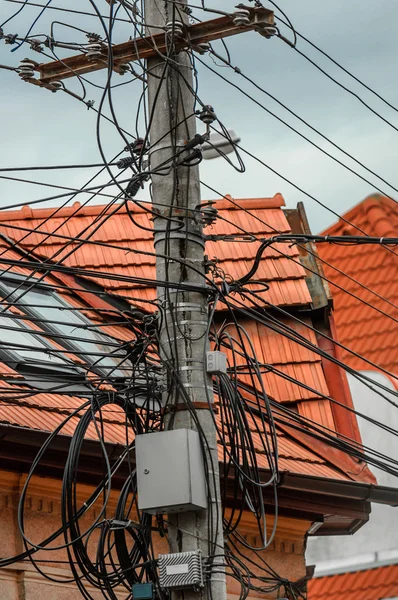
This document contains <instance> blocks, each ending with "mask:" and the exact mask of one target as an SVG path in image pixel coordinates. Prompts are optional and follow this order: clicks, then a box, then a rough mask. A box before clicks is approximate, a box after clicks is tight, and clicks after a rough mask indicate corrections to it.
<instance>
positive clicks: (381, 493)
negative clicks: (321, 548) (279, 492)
mask: <svg viewBox="0 0 398 600" xmlns="http://www.w3.org/2000/svg"><path fill="white" fill-rule="evenodd" d="M279 487H282V488H285V489H290V490H296V491H302V492H314V493H317V494H325V495H327V496H335V497H336V498H349V499H351V500H360V501H362V502H374V503H376V504H386V505H388V506H398V488H392V487H387V486H383V485H374V484H372V483H360V482H358V481H341V480H339V479H324V478H323V477H316V476H310V475H300V474H299V473H282V481H281V484H280V486H279Z"/></svg>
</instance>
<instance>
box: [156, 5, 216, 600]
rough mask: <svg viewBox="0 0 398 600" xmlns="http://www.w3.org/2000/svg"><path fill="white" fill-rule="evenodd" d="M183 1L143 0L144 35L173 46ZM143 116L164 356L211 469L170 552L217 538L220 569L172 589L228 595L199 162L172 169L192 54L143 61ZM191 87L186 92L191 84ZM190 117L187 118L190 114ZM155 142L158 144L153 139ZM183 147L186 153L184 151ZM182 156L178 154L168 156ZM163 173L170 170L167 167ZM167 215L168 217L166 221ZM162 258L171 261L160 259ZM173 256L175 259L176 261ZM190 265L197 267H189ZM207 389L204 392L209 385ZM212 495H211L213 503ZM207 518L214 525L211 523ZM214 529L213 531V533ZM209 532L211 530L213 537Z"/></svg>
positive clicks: (193, 595)
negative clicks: (205, 489) (196, 583)
mask: <svg viewBox="0 0 398 600" xmlns="http://www.w3.org/2000/svg"><path fill="white" fill-rule="evenodd" d="M184 6H186V4H185V2H179V3H178V5H177V4H176V3H174V2H173V1H172V0H170V1H164V0H159V1H156V0H145V21H146V23H148V24H149V25H148V31H147V35H151V34H156V33H158V32H159V29H158V28H159V27H160V28H162V29H164V28H167V31H168V32H169V33H168V36H169V40H170V45H171V48H172V43H173V38H174V39H176V40H177V39H178V37H180V34H179V32H180V31H181V25H182V26H183V27H184V26H186V24H187V20H188V16H187V14H186V12H184ZM147 69H148V72H147V81H148V100H149V102H148V113H149V115H150V119H151V121H150V142H151V144H150V146H151V149H150V169H151V171H153V170H156V168H157V167H158V166H159V165H162V164H165V163H166V164H167V165H169V168H170V166H172V167H173V168H172V169H171V170H170V173H169V174H168V175H166V176H165V175H164V172H163V174H162V175H155V174H153V175H152V198H153V208H154V210H155V211H157V213H158V214H159V216H158V217H155V218H154V230H155V233H154V241H155V251H156V253H157V258H156V272H157V279H158V280H160V281H167V282H168V283H169V284H173V283H174V284H175V288H171V289H170V290H167V289H166V290H165V288H162V287H161V288H159V290H158V298H159V300H161V301H163V302H164V304H163V306H164V310H165V317H164V321H163V324H162V327H161V331H160V339H161V352H162V358H163V360H165V361H167V362H168V363H169V364H170V365H171V366H172V367H174V368H178V375H179V379H180V385H182V386H183V387H184V388H185V393H186V395H187V396H188V397H189V399H190V401H191V402H192V404H193V406H194V407H195V410H196V416H197V421H198V423H199V424H200V428H201V430H202V432H203V433H204V436H205V437H206V442H207V446H208V455H207V461H208V464H209V465H212V469H213V470H214V473H212V472H210V473H209V482H210V485H209V488H210V489H209V502H211V504H212V506H211V507H210V506H208V507H207V509H206V510H202V511H199V512H186V513H179V514H177V515H175V514H174V515H168V523H169V527H168V538H169V545H170V552H172V553H173V552H186V551H192V550H196V549H201V551H202V553H203V556H204V557H206V555H207V553H208V540H209V539H210V538H211V536H212V535H213V536H214V535H215V539H214V541H215V542H216V544H217V545H216V546H215V554H217V555H218V556H217V558H216V559H215V560H214V564H217V563H219V564H220V567H219V568H217V573H214V574H213V575H212V576H211V578H210V579H209V581H208V583H207V584H206V585H207V586H210V589H209V590H207V589H206V587H205V588H203V589H202V590H201V591H200V592H195V591H193V590H184V592H178V591H177V592H175V596H174V597H175V598H182V597H183V598H184V599H185V600H194V599H195V600H198V598H202V599H203V600H205V599H208V598H211V599H213V600H226V598H227V590H226V580H225V574H223V571H224V569H223V567H222V564H223V562H224V560H223V555H224V538H223V523H222V506H221V496H220V484H219V468H218V453H217V434H216V428H215V425H214V418H213V415H212V413H211V410H212V408H211V407H210V405H209V398H211V401H213V389H212V380H211V377H210V376H208V375H207V374H206V364H204V363H205V361H206V350H208V335H207V328H208V324H207V317H208V314H207V313H208V304H207V293H206V283H205V278H204V274H205V265H204V261H205V252H204V237H203V234H202V225H201V223H200V219H199V218H198V216H197V215H198V214H199V213H198V212H197V209H198V207H199V205H200V201H201V199H200V183H199V169H198V167H197V166H176V165H174V164H173V162H174V160H177V161H181V159H182V158H186V157H187V152H186V151H184V146H185V144H186V142H188V141H189V140H192V139H193V138H194V136H195V134H196V119H195V116H192V113H193V112H194V111H193V109H194V97H193V94H192V91H191V89H193V88H194V83H193V76H192V64H191V62H190V59H189V54H188V53H187V52H185V51H183V52H178V51H176V52H171V53H170V56H169V58H166V57H165V58H163V57H159V56H157V57H155V58H150V59H148V60H147ZM190 88H191V89H190ZM187 117H188V118H187ZM158 140H159V141H158ZM181 151H183V154H182V155H181ZM176 154H177V155H178V154H179V157H178V158H177V159H174V158H173V157H174V156H175V155H176ZM166 172H167V171H166ZM170 218H172V219H173V220H172V221H170ZM165 255H167V257H168V258H166V259H165V258H164V256H165ZM173 258H175V259H176V260H175V261H173ZM190 266H192V267H194V269H195V270H193V269H191V268H190ZM182 282H183V283H188V284H193V285H195V286H198V285H199V286H202V287H203V292H196V291H195V292H192V291H179V290H178V286H179V284H180V283H182ZM178 387H179V386H178V385H175V389H174V390H172V398H171V402H170V399H169V405H170V404H171V405H173V404H174V408H175V409H178V410H175V411H173V413H172V416H170V417H169V418H168V420H167V421H166V426H167V425H169V426H170V427H171V428H173V429H179V428H185V429H197V426H196V424H195V422H194V420H193V418H192V416H191V412H190V411H189V409H188V406H187V405H184V397H183V396H182V395H181V393H179V391H178ZM206 388H207V389H206ZM210 499H211V500H210ZM210 515H211V520H212V523H210V522H209V517H210ZM212 532H213V534H212ZM214 532H216V533H215V534H214Z"/></svg>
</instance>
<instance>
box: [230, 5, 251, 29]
mask: <svg viewBox="0 0 398 600" xmlns="http://www.w3.org/2000/svg"><path fill="white" fill-rule="evenodd" d="M232 23H233V24H234V25H236V26H237V27H240V26H242V25H250V11H249V10H246V9H245V8H240V9H239V10H237V11H235V12H234V13H232Z"/></svg>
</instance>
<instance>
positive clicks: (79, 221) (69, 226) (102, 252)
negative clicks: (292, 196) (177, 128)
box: [0, 194, 311, 306]
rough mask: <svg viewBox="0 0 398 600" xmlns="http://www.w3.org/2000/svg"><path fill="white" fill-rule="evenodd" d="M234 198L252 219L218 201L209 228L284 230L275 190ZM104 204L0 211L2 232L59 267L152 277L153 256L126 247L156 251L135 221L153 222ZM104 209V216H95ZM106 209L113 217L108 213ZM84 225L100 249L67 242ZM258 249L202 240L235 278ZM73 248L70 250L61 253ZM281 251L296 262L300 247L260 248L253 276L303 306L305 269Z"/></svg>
mask: <svg viewBox="0 0 398 600" xmlns="http://www.w3.org/2000/svg"><path fill="white" fill-rule="evenodd" d="M237 202H239V204H242V205H243V206H244V207H245V209H246V210H249V211H251V213H255V216H253V214H248V213H247V212H245V210H242V209H238V208H237V207H236V206H235V205H234V204H232V203H231V202H229V201H227V200H222V201H219V202H216V207H217V208H218V209H219V211H220V214H221V216H222V219H223V220H221V219H219V220H218V221H217V224H216V225H214V226H213V227H212V228H211V230H208V233H211V234H231V233H242V231H241V228H242V229H244V230H246V231H249V232H252V233H254V234H255V235H257V236H259V237H262V236H265V235H269V234H272V233H274V232H275V230H276V231H278V232H281V233H288V232H290V227H289V224H288V222H287V219H286V217H285V215H284V213H283V211H282V210H281V206H283V205H284V200H283V198H282V196H281V195H280V194H277V195H276V196H275V197H274V198H259V199H250V200H239V201H237ZM104 208H105V207H104V206H101V205H98V206H86V207H80V205H79V204H78V203H76V204H74V205H73V206H72V207H69V208H63V209H61V210H58V211H57V212H56V214H55V215H54V216H52V215H53V214H54V211H55V210H56V209H53V208H46V209H35V210H32V209H31V208H29V207H24V208H23V209H22V210H19V211H10V212H6V211H2V212H1V214H0V221H1V224H0V231H1V232H2V233H5V234H6V235H7V236H8V237H10V238H11V239H13V240H15V241H17V242H19V243H20V244H21V245H22V246H23V247H25V248H27V249H35V248H36V247H37V246H38V245H39V244H40V248H38V249H37V251H38V252H40V253H41V254H42V255H45V256H46V257H52V256H56V259H57V260H59V259H62V258H64V257H65V264H68V265H70V266H73V267H83V268H85V269H95V270H96V271H101V272H102V273H104V274H105V273H108V274H111V275H112V274H113V275H116V274H117V275H125V276H127V277H129V276H130V277H131V276H135V277H145V278H149V279H156V274H155V258H154V256H146V255H144V254H142V253H141V254H135V253H133V252H131V251H130V252H129V250H131V249H133V250H139V251H140V252H142V251H143V250H144V251H147V252H153V251H154V248H153V243H152V237H153V236H152V233H151V232H150V231H145V230H143V229H140V227H139V225H141V226H143V227H151V226H152V221H151V219H150V217H151V215H150V213H148V212H146V211H145V210H144V209H142V208H139V207H138V206H136V205H132V207H131V212H132V213H133V214H134V219H135V220H136V222H137V225H138V226H137V225H135V224H133V223H132V222H131V221H130V219H129V216H128V214H127V212H126V209H125V208H124V207H122V206H120V207H119V210H118V211H117V212H114V211H115V208H114V207H112V208H111V209H109V210H105V211H104ZM103 212H104V215H103V216H99V215H102V213H103ZM111 212H114V214H113V215H112V216H109V215H110V213H111ZM99 223H101V226H100V227H98V225H99ZM34 228H38V231H37V232H35V233H29V231H27V230H31V229H34ZM83 230H85V236H86V237H87V236H88V235H90V234H92V236H91V237H90V240H91V241H92V242H97V243H98V242H99V243H102V244H103V246H101V245H95V244H90V243H86V244H84V245H82V246H81V247H80V248H77V242H72V243H70V244H67V245H66V246H65V244H66V242H67V241H68V240H66V239H65V236H66V237H67V238H71V237H72V238H73V237H76V236H78V235H81V232H82V231H83ZM48 234H51V235H48ZM57 236H59V237H57ZM112 246H117V248H116V247H113V248H112ZM258 246H259V243H258V242H252V243H250V242H242V241H239V242H238V243H230V242H217V243H214V242H211V241H210V242H208V243H207V245H206V252H207V254H208V255H209V257H210V258H213V257H214V256H217V257H218V258H219V261H220V262H219V266H220V267H221V268H222V269H224V271H225V272H227V273H229V274H231V275H233V277H234V278H236V279H237V278H239V277H241V276H242V275H244V274H245V273H247V271H248V268H249V266H250V265H251V263H252V262H253V257H254V255H255V250H256V249H257V248H258ZM71 250H74V252H73V253H72V254H71V255H70V256H67V254H68V253H69V252H70V251H71ZM281 251H283V252H281ZM286 255H288V256H291V257H293V258H295V259H297V261H298V251H297V249H296V248H295V247H294V246H293V247H291V248H289V247H286V244H285V245H278V244H277V245H275V246H274V247H273V248H272V249H271V248H270V249H268V250H267V251H266V252H265V254H264V258H263V260H262V261H261V264H260V267H259V270H258V273H257V275H256V279H259V280H261V281H265V282H267V283H268V284H269V286H270V290H269V291H268V292H267V293H266V294H264V293H263V292H261V293H260V295H261V296H263V297H264V299H265V298H267V299H268V300H269V301H270V302H272V303H273V304H277V305H280V306H294V305H301V304H309V303H310V302H311V297H310V295H309V292H308V288H307V285H306V283H305V272H304V270H303V268H302V267H301V265H300V264H298V263H296V262H292V261H291V260H289V258H287V257H286ZM66 256H67V257H66ZM95 280H96V282H97V283H99V284H100V285H102V286H103V287H104V288H105V289H107V290H108V291H110V292H113V293H118V294H122V295H124V296H127V297H136V296H137V295H138V293H137V292H138V287H139V286H137V284H134V283H131V282H128V281H123V280H120V279H119V280H118V279H114V280H112V279H107V278H106V276H104V277H102V278H95ZM140 293H141V294H142V296H143V297H145V299H150V300H154V299H155V297H156V290H155V288H149V289H148V290H147V291H146V292H145V291H143V290H142V289H141V292H140Z"/></svg>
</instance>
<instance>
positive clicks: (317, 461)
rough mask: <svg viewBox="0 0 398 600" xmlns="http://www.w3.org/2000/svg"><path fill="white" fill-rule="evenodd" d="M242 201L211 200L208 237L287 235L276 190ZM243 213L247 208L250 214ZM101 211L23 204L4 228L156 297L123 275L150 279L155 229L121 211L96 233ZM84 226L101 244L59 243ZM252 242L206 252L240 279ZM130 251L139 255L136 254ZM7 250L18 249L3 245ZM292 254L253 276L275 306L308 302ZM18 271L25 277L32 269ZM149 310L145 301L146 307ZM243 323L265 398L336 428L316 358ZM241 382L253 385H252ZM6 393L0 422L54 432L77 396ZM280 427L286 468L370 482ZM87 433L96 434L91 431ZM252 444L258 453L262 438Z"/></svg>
mask: <svg viewBox="0 0 398 600" xmlns="http://www.w3.org/2000/svg"><path fill="white" fill-rule="evenodd" d="M231 201H232V199H231ZM232 202H233V201H232ZM238 203H239V205H242V206H243V207H244V208H237V207H236V206H234V204H231V202H229V201H228V200H224V201H221V202H218V203H217V207H218V209H219V211H220V214H221V215H222V217H223V219H224V220H219V221H218V222H217V226H214V227H213V228H212V229H211V230H210V231H209V233H226V234H230V233H233V232H239V227H242V228H244V229H246V230H248V231H251V232H253V233H256V234H258V235H259V236H260V237H261V236H263V235H264V236H265V235H269V234H270V233H274V232H275V230H276V231H280V232H284V233H289V232H290V227H289V224H288V222H287V219H286V217H285V215H284V213H283V211H282V209H281V207H282V206H283V204H284V201H283V198H282V197H281V196H280V195H277V196H275V197H274V198H266V199H264V198H263V199H251V200H239V201H238ZM132 210H133V211H134V218H135V219H136V221H137V222H138V223H139V224H140V225H143V226H145V227H150V226H151V224H152V222H151V220H150V219H149V215H148V213H146V212H144V211H143V210H142V209H140V208H137V207H132ZM246 210H249V211H250V214H248V213H247V212H246ZM103 212H105V213H106V212H107V211H104V207H103V206H87V207H81V208H80V205H74V206H73V207H70V208H67V209H61V210H58V209H54V208H51V209H38V210H32V209H30V208H28V207H25V208H24V209H22V210H21V211H14V212H3V211H2V212H0V219H1V222H0V232H1V233H3V234H5V235H6V236H8V237H9V238H11V239H14V240H15V241H17V242H19V245H20V246H22V247H24V248H26V249H28V250H31V251H36V246H37V245H40V247H39V248H37V251H40V253H41V255H44V256H46V257H54V255H55V254H56V253H59V254H56V259H57V260H58V259H60V258H63V257H64V263H65V264H67V265H70V266H73V267H75V266H76V267H79V268H81V269H82V273H83V274H84V275H85V276H87V277H90V270H93V271H95V273H98V272H100V273H101V274H105V273H110V274H113V275H114V276H115V278H114V279H113V280H112V279H108V278H106V277H105V276H103V277H100V278H94V277H93V279H95V281H96V283H97V284H100V285H103V287H104V288H105V289H106V290H107V291H108V292H112V293H116V294H119V295H122V296H126V297H129V298H131V299H132V298H138V303H139V301H140V300H141V301H142V300H145V299H147V298H149V299H154V298H155V289H154V288H149V289H143V288H140V287H139V286H138V285H137V284H135V283H132V282H130V281H128V278H129V277H130V276H138V277H144V278H149V279H156V275H155V265H154V257H152V256H147V255H144V254H142V251H145V252H153V244H152V235H151V233H150V232H147V231H144V230H142V229H140V228H139V227H137V226H135V225H134V224H133V223H132V222H131V221H130V220H129V217H128V215H127V213H126V211H125V210H124V209H123V208H120V209H119V210H118V212H117V213H115V214H114V215H112V216H110V218H108V219H105V220H104V222H103V223H102V224H101V226H100V227H99V228H98V230H96V231H95V232H94V228H96V227H98V225H99V223H98V217H99V215H100V214H102V213H103ZM54 213H55V214H54ZM107 216H109V215H107ZM225 220H227V221H229V222H226V221H225ZM237 224H239V226H238V225H237ZM32 228H37V231H35V232H34V233H30V230H31V229H32ZM83 229H86V232H93V235H92V238H90V240H91V241H94V242H100V243H101V244H103V246H101V245H94V244H90V243H85V244H84V245H82V246H81V247H80V248H77V243H76V242H75V241H71V243H70V245H67V248H66V249H65V242H68V241H70V238H74V237H76V236H78V235H80V234H81V231H82V230H83ZM57 236H61V237H57ZM62 236H64V237H62ZM65 237H66V238H67V239H65ZM0 243H1V241H0ZM115 246H117V247H116V248H115ZM257 248H258V243H250V242H242V241H240V242H239V243H226V242H217V244H214V243H213V242H209V243H208V245H207V248H206V251H207V253H208V255H209V257H210V258H212V257H213V256H215V255H216V256H218V258H219V260H220V262H219V265H220V266H221V267H222V268H223V269H224V270H225V271H226V272H227V273H229V274H230V275H232V276H233V277H234V278H238V277H240V276H241V275H243V274H245V273H246V272H247V271H248V269H249V268H250V266H251V264H252V262H253V259H254V256H255V253H256V250H257ZM131 249H133V250H137V251H138V252H139V253H138V254H134V253H132V252H131ZM70 250H75V252H73V253H72V254H71V255H70V256H67V255H66V254H65V253H66V252H68V251H70ZM9 252H14V251H11V250H9ZM140 253H141V254H140ZM14 254H15V253H14ZM10 256H11V254H6V255H3V254H2V253H1V252H0V267H2V264H1V260H2V259H3V260H4V261H5V262H6V261H7V259H9V258H10ZM298 256H299V255H298V251H297V249H296V247H295V246H286V245H283V246H282V245H280V246H279V245H275V246H273V247H272V248H269V249H268V250H267V251H266V252H265V253H264V255H263V259H262V260H261V264H260V268H259V270H258V273H257V275H256V279H260V280H262V281H266V282H267V284H268V285H269V286H270V290H269V291H268V292H263V293H262V294H263V298H264V300H265V301H266V300H270V301H271V302H272V303H273V304H276V305H281V306H288V307H292V306H299V307H308V306H309V305H310V303H311V297H310V294H309V291H308V288H307V284H306V280H305V271H304V269H303V268H302V267H301V265H300V264H299V260H298ZM290 258H292V259H293V260H290ZM295 261H297V262H295ZM17 268H18V269H20V270H22V271H24V267H23V261H21V262H20V263H19V265H18V266H17V267H13V269H17ZM24 272H25V274H26V273H29V270H28V269H27V270H25V271H24ZM56 277H61V274H56ZM62 277H64V275H62ZM93 298H95V296H94V295H93V294H91V299H90V298H84V299H83V301H84V302H85V303H86V306H87V304H88V305H89V306H90V302H92V301H93ZM69 301H71V302H74V303H75V304H76V306H84V303H83V301H82V298H78V297H77V296H74V295H71V297H70V298H69ZM133 303H134V304H137V301H136V300H134V302H133ZM145 306H146V307H147V305H146V304H145ZM301 318H302V320H303V322H304V323H308V324H310V320H309V319H308V318H306V317H301ZM240 322H241V324H242V325H243V326H244V327H245V328H246V329H247V330H248V332H249V334H250V336H251V338H252V340H253V343H254V346H255V354H256V358H257V360H258V361H259V362H260V363H262V364H263V365H264V382H265V386H266V389H267V392H268V394H269V396H270V398H271V399H273V400H275V401H278V402H281V403H288V404H289V405H292V404H293V408H294V407H295V406H297V410H298V412H299V414H301V415H303V416H304V417H307V418H309V419H313V420H315V421H316V422H317V423H319V424H320V425H323V426H325V427H327V428H329V429H330V430H332V431H335V429H336V427H335V420H334V416H333V412H332V408H331V403H330V401H329V400H327V399H322V398H321V397H320V395H321V394H322V395H324V396H326V397H328V396H329V395H330V391H329V388H328V384H327V381H326V379H325V373H324V368H323V365H322V362H321V360H320V357H319V355H318V354H316V353H315V352H312V351H311V350H309V349H306V348H304V347H303V346H301V345H299V344H297V343H296V342H294V341H292V340H289V339H288V338H286V337H284V336H282V335H280V334H278V333H276V332H274V331H272V329H270V328H268V327H266V326H265V325H261V324H259V323H254V322H253V321H251V320H249V319H242V320H240ZM284 322H285V324H286V325H289V326H290V327H292V328H293V329H294V330H295V331H296V332H297V334H299V335H301V336H303V337H304V338H305V339H307V340H308V341H309V342H311V343H313V344H315V345H317V340H316V337H315V335H314V333H313V332H312V331H311V330H310V329H308V328H307V327H306V326H305V325H304V324H300V323H298V322H296V321H295V320H293V319H291V318H289V317H286V319H285V321H284ZM106 331H107V333H112V335H114V336H115V337H116V338H118V339H122V340H123V339H126V332H125V331H124V330H123V328H122V327H118V328H115V329H114V331H112V332H111V331H110V330H108V329H107V330H106ZM241 380H242V381H245V377H244V375H241ZM297 382H301V383H302V384H303V385H299V384H298V383H297ZM246 383H247V384H248V385H250V381H246ZM311 388H312V389H311ZM6 397H7V398H8V399H9V401H8V402H7V403H6V402H2V404H1V405H0V422H1V421H2V422H7V423H12V424H14V425H20V426H29V427H32V428H42V427H43V428H45V429H48V430H51V429H53V428H54V427H55V426H56V425H57V424H59V422H60V421H61V420H62V418H63V416H64V415H63V413H60V412H59V409H60V408H61V407H62V406H64V405H65V402H66V406H71V407H73V406H75V404H74V400H73V399H70V398H67V400H65V397H56V395H54V394H47V395H46V394H37V395H36V396H34V398H35V399H36V398H37V402H36V401H32V402H31V401H28V402H27V403H26V402H22V401H21V402H14V401H12V398H10V397H9V396H4V399H5V398H6ZM339 400H341V399H339ZM46 403H47V404H46ZM63 403H64V404H63ZM54 408H57V409H58V410H54ZM40 415H41V416H40ZM115 419H116V417H115ZM115 419H114V420H115ZM116 420H117V419H116ZM76 422H77V418H76V419H74V421H72V422H71V423H70V424H69V425H68V431H72V430H73V429H74V427H75V424H76ZM278 427H279V438H280V448H281V456H280V460H281V469H282V470H287V471H290V472H293V473H300V474H308V475H318V476H320V477H326V478H330V479H337V480H338V479H345V480H357V481H367V482H371V483H375V479H374V477H373V475H372V474H371V473H370V471H369V470H368V469H364V468H363V465H358V464H357V463H354V462H353V461H351V459H349V458H347V457H345V456H344V455H343V454H342V453H341V452H338V451H334V450H333V449H331V448H330V447H328V446H326V445H325V444H323V443H322V442H317V443H315V441H314V440H313V439H311V438H310V437H309V436H308V435H305V434H303V433H300V434H299V433H298V432H296V431H295V430H293V429H292V428H289V427H287V426H286V424H285V425H284V424H280V425H279V426H278ZM107 430H108V435H109V436H110V437H109V441H115V442H117V441H123V440H124V439H125V437H124V436H125V430H124V427H122V426H121V425H120V424H118V423H114V422H112V423H108V424H107ZM92 433H93V436H94V437H95V438H96V434H95V432H94V431H93V432H92ZM258 447H259V449H261V445H260V444H259V446H258ZM259 461H260V464H262V465H263V466H264V468H266V467H267V464H268V463H267V460H266V457H265V456H264V457H262V456H261V454H259ZM347 461H348V462H347Z"/></svg>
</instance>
